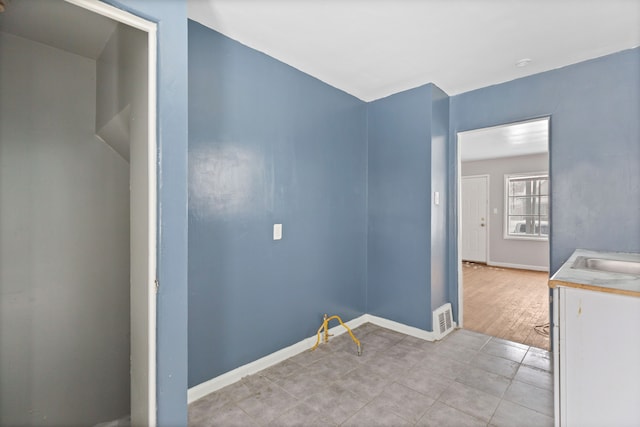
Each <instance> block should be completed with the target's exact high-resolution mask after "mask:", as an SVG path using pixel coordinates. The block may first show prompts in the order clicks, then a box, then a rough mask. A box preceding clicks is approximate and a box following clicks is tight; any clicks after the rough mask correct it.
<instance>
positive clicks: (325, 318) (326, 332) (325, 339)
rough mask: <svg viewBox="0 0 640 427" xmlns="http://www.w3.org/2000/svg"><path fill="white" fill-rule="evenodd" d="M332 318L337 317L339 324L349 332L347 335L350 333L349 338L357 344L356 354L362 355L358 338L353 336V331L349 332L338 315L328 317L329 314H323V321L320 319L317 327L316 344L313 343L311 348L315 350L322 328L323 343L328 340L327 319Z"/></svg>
mask: <svg viewBox="0 0 640 427" xmlns="http://www.w3.org/2000/svg"><path fill="white" fill-rule="evenodd" d="M333 319H338V322H340V324H341V325H342V326H344V327H345V329H346V330H347V332H349V335H351V339H352V340H353V342H354V343H356V345H357V346H358V356H361V355H362V347H361V346H360V341H358V339H357V338H356V337H355V335H353V332H351V329H350V328H349V327H348V326H347V325H345V324H344V323H343V322H342V319H341V318H340V316H331V317H329V316H327V314H325V315H324V318H323V321H322V325H321V326H320V329H318V339H317V340H316V345H314V346H313V347H312V348H311V350H315V349H316V348H318V345H319V344H320V333H322V330H323V329H324V342H325V343H327V342H329V321H330V320H333Z"/></svg>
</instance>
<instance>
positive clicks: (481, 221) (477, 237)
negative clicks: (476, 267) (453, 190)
mask: <svg viewBox="0 0 640 427" xmlns="http://www.w3.org/2000/svg"><path fill="white" fill-rule="evenodd" d="M488 181H489V178H488V177H487V176H472V177H462V186H461V192H462V194H461V206H460V215H461V218H462V221H461V225H462V229H461V230H460V233H461V237H462V259H463V260H464V261H475V262H484V263H486V262H487V225H488V224H487V221H488V219H489V218H488V193H489V191H488V187H489V186H488V184H489V183H488Z"/></svg>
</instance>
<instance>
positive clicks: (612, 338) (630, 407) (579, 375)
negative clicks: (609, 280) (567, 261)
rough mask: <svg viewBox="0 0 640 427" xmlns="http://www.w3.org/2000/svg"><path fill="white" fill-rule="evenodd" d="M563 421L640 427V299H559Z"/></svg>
mask: <svg viewBox="0 0 640 427" xmlns="http://www.w3.org/2000/svg"><path fill="white" fill-rule="evenodd" d="M560 299H561V308H560V310H561V312H560V319H559V321H560V388H561V394H560V395H561V399H564V402H561V409H560V412H561V419H562V420H563V421H565V422H566V423H564V425H566V426H580V427H587V426H605V425H609V426H640V298H636V297H630V296H624V295H617V294H611V293H603V292H593V291H585V290H581V289H574V288H564V289H562V292H561V294H560Z"/></svg>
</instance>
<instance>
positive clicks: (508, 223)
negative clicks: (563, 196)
mask: <svg viewBox="0 0 640 427" xmlns="http://www.w3.org/2000/svg"><path fill="white" fill-rule="evenodd" d="M504 181H505V186H504V187H505V205H506V206H505V210H504V212H505V221H504V224H505V230H504V237H505V239H514V238H515V239H518V238H519V239H535V240H547V239H548V238H549V175H548V174H547V173H540V174H529V175H505V179H504Z"/></svg>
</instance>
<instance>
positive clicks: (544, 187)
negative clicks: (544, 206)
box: [540, 179, 549, 196]
mask: <svg viewBox="0 0 640 427" xmlns="http://www.w3.org/2000/svg"><path fill="white" fill-rule="evenodd" d="M540 194H541V195H542V196H548V195H549V180H548V179H541V180H540Z"/></svg>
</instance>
